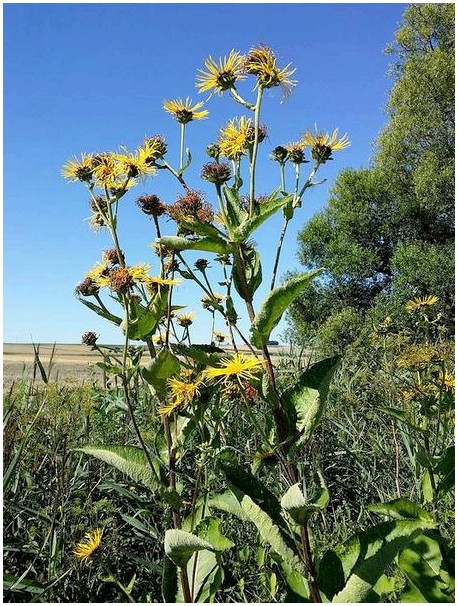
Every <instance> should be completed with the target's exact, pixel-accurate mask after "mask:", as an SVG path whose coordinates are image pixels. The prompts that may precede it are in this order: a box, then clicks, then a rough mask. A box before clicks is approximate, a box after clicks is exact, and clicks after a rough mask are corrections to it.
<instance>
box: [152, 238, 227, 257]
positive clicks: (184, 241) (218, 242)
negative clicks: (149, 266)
mask: <svg viewBox="0 0 458 606" xmlns="http://www.w3.org/2000/svg"><path fill="white" fill-rule="evenodd" d="M158 242H159V243H160V244H163V245H164V246H165V247H166V248H173V249H174V250H203V251H206V252H214V253H217V254H228V253H230V252H231V248H230V246H229V244H228V243H227V242H226V241H225V240H223V239H222V238H217V237H216V236H215V237H213V236H212V237H210V236H207V237H203V238H195V239H190V238H183V237H180V236H163V237H162V238H159V239H158Z"/></svg>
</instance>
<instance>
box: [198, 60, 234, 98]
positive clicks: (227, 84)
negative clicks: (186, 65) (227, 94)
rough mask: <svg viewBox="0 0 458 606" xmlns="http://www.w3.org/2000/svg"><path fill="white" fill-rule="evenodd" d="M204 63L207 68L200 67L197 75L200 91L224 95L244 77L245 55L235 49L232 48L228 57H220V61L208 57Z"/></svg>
mask: <svg viewBox="0 0 458 606" xmlns="http://www.w3.org/2000/svg"><path fill="white" fill-rule="evenodd" d="M204 65H205V67H206V70H204V69H199V70H198V73H197V77H196V86H197V89H198V91H199V93H204V92H206V91H210V93H211V94H214V93H217V94H219V95H222V94H223V92H224V91H225V90H229V89H230V88H233V87H234V85H235V83H236V82H237V80H240V79H242V78H243V77H244V75H243V72H242V67H243V57H242V55H240V53H238V52H236V51H234V50H231V52H230V53H229V56H228V57H224V58H222V59H221V58H220V59H219V60H218V62H216V61H215V60H214V59H213V58H212V57H208V59H206V60H205V62H204Z"/></svg>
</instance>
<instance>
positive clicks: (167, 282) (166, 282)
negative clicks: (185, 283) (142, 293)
mask: <svg viewBox="0 0 458 606" xmlns="http://www.w3.org/2000/svg"><path fill="white" fill-rule="evenodd" d="M145 284H147V285H148V286H152V285H154V284H158V285H159V286H177V285H178V284H181V280H178V279H177V278H161V276H147V278H146V280H145Z"/></svg>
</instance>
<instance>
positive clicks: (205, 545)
mask: <svg viewBox="0 0 458 606" xmlns="http://www.w3.org/2000/svg"><path fill="white" fill-rule="evenodd" d="M164 548H165V553H166V555H167V556H168V557H169V558H170V559H171V560H172V562H174V563H175V564H176V565H177V566H180V567H181V568H184V567H185V566H186V565H187V563H188V561H189V559H190V557H191V556H192V554H193V553H196V551H200V550H202V549H207V550H209V551H215V549H214V548H213V546H212V545H211V543H209V542H208V541H205V540H204V539H201V538H200V537H198V536H196V535H195V534H191V533H190V532H186V531H184V530H178V529H176V528H174V529H172V530H166V531H165V539H164Z"/></svg>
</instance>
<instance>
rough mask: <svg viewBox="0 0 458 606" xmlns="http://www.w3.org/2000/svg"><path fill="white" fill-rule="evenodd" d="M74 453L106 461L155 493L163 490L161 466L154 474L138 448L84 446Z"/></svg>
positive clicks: (157, 467)
mask: <svg viewBox="0 0 458 606" xmlns="http://www.w3.org/2000/svg"><path fill="white" fill-rule="evenodd" d="M73 451H75V452H84V453H85V454H88V455H91V456H93V457H95V458H96V459H99V460H100V461H104V462H105V463H108V464H109V465H111V466H112V467H115V468H116V469H119V471H121V472H122V473H124V474H125V475H126V476H128V477H129V478H131V479H132V480H134V482H139V483H140V484H143V485H144V486H146V487H147V488H150V489H151V490H153V491H155V490H162V488H163V487H162V485H161V483H160V481H159V466H158V465H157V466H156V469H155V473H153V471H152V469H151V467H150V465H149V464H148V461H147V460H146V457H145V453H144V452H143V450H142V449H141V448H138V447H137V446H82V447H81V448H74V449H73ZM153 463H154V461H153Z"/></svg>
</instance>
